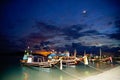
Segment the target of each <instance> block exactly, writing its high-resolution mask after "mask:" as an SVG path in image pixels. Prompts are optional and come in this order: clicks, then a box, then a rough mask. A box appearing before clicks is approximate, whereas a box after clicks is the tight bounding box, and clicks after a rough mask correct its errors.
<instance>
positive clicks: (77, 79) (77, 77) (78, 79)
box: [55, 65, 82, 80]
mask: <svg viewBox="0 0 120 80" xmlns="http://www.w3.org/2000/svg"><path fill="white" fill-rule="evenodd" d="M55 67H56V68H57V69H59V70H60V68H59V67H58V66H56V65H55ZM61 71H62V72H64V73H66V74H68V75H70V76H72V77H74V78H76V79H75V80H82V79H81V78H80V77H79V76H76V75H73V74H72V73H70V72H67V71H64V70H61Z"/></svg>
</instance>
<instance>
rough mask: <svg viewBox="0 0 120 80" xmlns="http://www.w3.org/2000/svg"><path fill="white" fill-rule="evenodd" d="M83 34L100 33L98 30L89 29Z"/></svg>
mask: <svg viewBox="0 0 120 80" xmlns="http://www.w3.org/2000/svg"><path fill="white" fill-rule="evenodd" d="M83 34H85V35H100V33H99V32H98V31H96V30H88V31H85V32H83Z"/></svg>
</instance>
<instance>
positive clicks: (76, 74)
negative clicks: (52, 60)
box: [0, 56, 116, 80]
mask: <svg viewBox="0 0 120 80" xmlns="http://www.w3.org/2000/svg"><path fill="white" fill-rule="evenodd" d="M19 59H20V58H19V57H15V56H14V57H10V56H7V58H6V57H4V58H3V57H2V60H3V62H1V73H0V76H1V77H0V78H1V79H0V80H82V79H83V78H85V77H88V76H91V75H95V74H98V73H100V72H101V71H105V70H108V69H110V68H113V67H115V66H116V65H115V64H109V63H90V65H89V66H85V65H84V64H82V63H80V64H79V65H77V66H68V67H63V70H60V69H59V66H55V67H53V68H39V67H27V66H23V65H21V64H20V62H19Z"/></svg>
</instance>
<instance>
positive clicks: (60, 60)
mask: <svg viewBox="0 0 120 80" xmlns="http://www.w3.org/2000/svg"><path fill="white" fill-rule="evenodd" d="M62 67H63V66H62V59H60V70H62Z"/></svg>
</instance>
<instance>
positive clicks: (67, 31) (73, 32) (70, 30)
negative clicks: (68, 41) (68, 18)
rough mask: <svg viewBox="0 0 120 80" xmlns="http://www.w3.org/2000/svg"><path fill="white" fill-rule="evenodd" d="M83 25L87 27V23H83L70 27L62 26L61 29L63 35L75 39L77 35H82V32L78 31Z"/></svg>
mask: <svg viewBox="0 0 120 80" xmlns="http://www.w3.org/2000/svg"><path fill="white" fill-rule="evenodd" d="M85 27H87V25H85V24H84V25H83V24H78V25H72V26H70V27H66V28H64V29H63V30H62V31H63V33H64V35H66V36H69V37H71V38H74V39H77V38H79V37H82V36H84V34H82V33H79V31H81V30H83V29H84V28H85Z"/></svg>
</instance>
